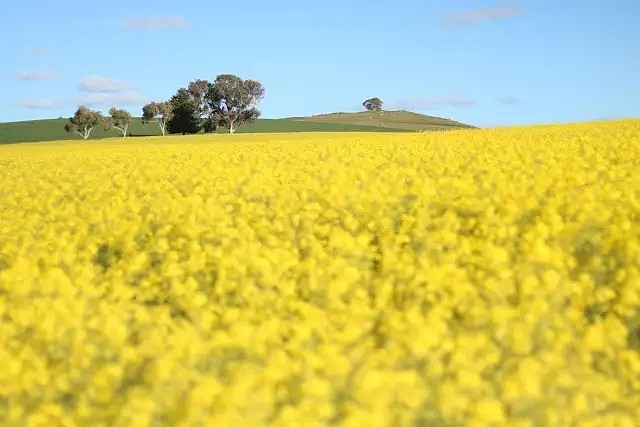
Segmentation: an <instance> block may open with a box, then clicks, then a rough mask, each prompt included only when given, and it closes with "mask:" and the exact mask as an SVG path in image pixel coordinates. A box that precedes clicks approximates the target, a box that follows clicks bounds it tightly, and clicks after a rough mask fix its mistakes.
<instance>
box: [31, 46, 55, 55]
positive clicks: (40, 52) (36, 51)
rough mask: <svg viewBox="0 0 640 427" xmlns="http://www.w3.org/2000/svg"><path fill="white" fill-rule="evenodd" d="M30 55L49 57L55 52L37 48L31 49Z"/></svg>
mask: <svg viewBox="0 0 640 427" xmlns="http://www.w3.org/2000/svg"><path fill="white" fill-rule="evenodd" d="M28 53H29V55H32V56H48V55H53V50H51V49H47V48H37V49H31V50H30V51H29V52H28Z"/></svg>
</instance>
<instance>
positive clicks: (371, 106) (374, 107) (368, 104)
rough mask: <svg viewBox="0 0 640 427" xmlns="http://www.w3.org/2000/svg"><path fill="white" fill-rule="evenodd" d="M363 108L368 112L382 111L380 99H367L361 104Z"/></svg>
mask: <svg viewBox="0 0 640 427" xmlns="http://www.w3.org/2000/svg"><path fill="white" fill-rule="evenodd" d="M362 105H363V106H364V108H366V109H367V110H369V111H380V110H382V101H380V98H369V99H367V100H366V101H364V102H363V103H362Z"/></svg>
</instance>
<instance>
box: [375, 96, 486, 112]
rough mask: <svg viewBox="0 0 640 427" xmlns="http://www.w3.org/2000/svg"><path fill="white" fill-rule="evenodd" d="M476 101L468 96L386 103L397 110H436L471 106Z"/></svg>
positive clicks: (407, 99)
mask: <svg viewBox="0 0 640 427" xmlns="http://www.w3.org/2000/svg"><path fill="white" fill-rule="evenodd" d="M475 104H476V101H474V100H473V99H470V98H467V97H424V98H406V99H395V100H391V101H388V102H385V105H386V106H387V107H389V108H391V109H395V110H435V109H437V108H440V107H470V106H472V105H475Z"/></svg>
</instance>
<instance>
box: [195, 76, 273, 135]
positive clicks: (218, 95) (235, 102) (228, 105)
mask: <svg viewBox="0 0 640 427" xmlns="http://www.w3.org/2000/svg"><path fill="white" fill-rule="evenodd" d="M263 97H264V88H263V87H262V84H261V83H259V82H257V81H255V80H242V79H241V78H240V77H238V76H234V75H233V74H221V75H219V76H218V77H216V80H215V81H214V82H213V85H212V86H211V89H210V90H209V92H208V93H207V104H208V106H209V108H210V110H211V113H210V118H212V119H213V120H214V121H215V122H216V123H219V124H220V125H221V126H224V127H226V128H227V129H229V133H234V132H235V131H236V129H237V128H238V126H239V125H241V124H242V123H247V122H250V121H253V120H255V119H257V118H258V117H260V111H259V110H258V109H257V108H256V104H257V103H258V102H259V101H260V100H261V99H262V98H263Z"/></svg>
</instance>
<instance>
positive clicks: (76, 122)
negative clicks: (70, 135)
mask: <svg viewBox="0 0 640 427" xmlns="http://www.w3.org/2000/svg"><path fill="white" fill-rule="evenodd" d="M104 122H105V120H104V117H102V114H101V113H100V112H99V111H94V110H90V109H89V108H87V107H85V106H84V105H81V106H79V107H78V109H77V110H76V112H75V114H74V115H73V117H69V123H67V125H66V126H65V127H64V130H66V131H67V132H74V133H77V134H78V135H80V136H81V137H82V139H88V138H89V136H91V131H92V130H93V128H95V127H96V126H98V125H99V124H100V123H104Z"/></svg>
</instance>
